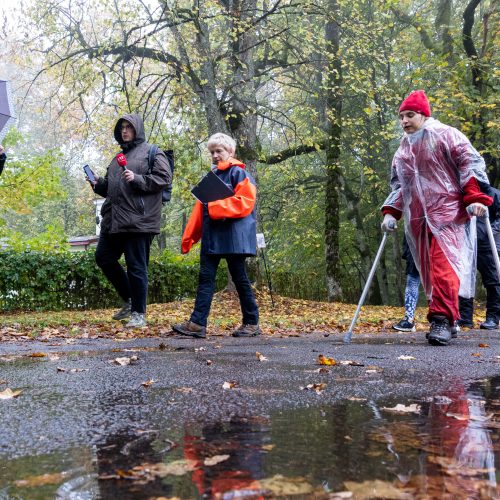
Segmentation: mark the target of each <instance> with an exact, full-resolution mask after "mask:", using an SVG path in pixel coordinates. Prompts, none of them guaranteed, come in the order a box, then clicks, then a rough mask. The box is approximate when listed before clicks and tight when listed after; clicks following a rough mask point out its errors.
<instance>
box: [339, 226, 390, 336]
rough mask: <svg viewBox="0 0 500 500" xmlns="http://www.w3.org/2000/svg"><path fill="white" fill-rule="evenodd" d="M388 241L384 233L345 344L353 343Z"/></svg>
mask: <svg viewBox="0 0 500 500" xmlns="http://www.w3.org/2000/svg"><path fill="white" fill-rule="evenodd" d="M386 241H387V233H386V232H384V236H383V237H382V241H381V243H380V246H379V247H378V251H377V255H375V260H374V261H373V265H372V268H371V269H370V274H368V278H367V279H366V284H365V288H364V289H363V293H362V294H361V298H360V299H359V303H358V307H357V308H356V312H355V313H354V317H353V318H352V321H351V326H350V327H349V330H347V332H346V334H345V335H344V344H349V343H350V342H351V337H352V329H353V328H354V325H355V324H356V321H357V319H358V316H359V311H360V310H361V307H362V306H363V304H364V302H365V299H366V295H367V294H368V290H369V289H370V285H371V283H372V280H373V276H374V274H375V271H376V270H377V266H378V262H379V260H380V257H381V255H382V252H383V251H384V247H385V243H386Z"/></svg>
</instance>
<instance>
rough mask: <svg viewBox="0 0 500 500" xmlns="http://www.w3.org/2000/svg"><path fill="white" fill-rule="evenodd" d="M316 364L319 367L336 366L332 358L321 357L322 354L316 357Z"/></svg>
mask: <svg viewBox="0 0 500 500" xmlns="http://www.w3.org/2000/svg"><path fill="white" fill-rule="evenodd" d="M318 364H320V365H327V366H333V365H336V364H337V362H336V361H335V360H334V359H333V358H328V357H326V356H323V354H320V355H319V356H318Z"/></svg>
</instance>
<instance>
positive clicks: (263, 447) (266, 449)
mask: <svg viewBox="0 0 500 500" xmlns="http://www.w3.org/2000/svg"><path fill="white" fill-rule="evenodd" d="M274 447H275V445H274V444H264V445H262V446H261V447H260V449H261V450H264V451H271V450H272V449H273V448H274Z"/></svg>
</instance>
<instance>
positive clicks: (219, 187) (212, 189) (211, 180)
mask: <svg viewBox="0 0 500 500" xmlns="http://www.w3.org/2000/svg"><path fill="white" fill-rule="evenodd" d="M191 194H192V195H193V196H194V197H195V198H196V199H197V200H199V201H201V203H209V202H211V201H217V200H223V199H224V198H229V197H230V196H233V195H234V191H233V190H232V189H231V188H230V187H229V186H228V185H227V184H226V183H225V182H224V181H223V180H221V179H220V178H219V176H218V175H217V174H215V173H214V172H213V171H212V170H210V172H208V174H207V175H205V177H203V179H201V181H200V182H198V184H196V186H195V187H194V188H193V189H191Z"/></svg>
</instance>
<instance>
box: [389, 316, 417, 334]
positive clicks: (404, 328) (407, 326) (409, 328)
mask: <svg viewBox="0 0 500 500" xmlns="http://www.w3.org/2000/svg"><path fill="white" fill-rule="evenodd" d="M392 327H393V328H394V330H398V331H400V332H415V331H416V330H417V329H416V328H415V322H414V321H413V322H412V321H408V318H407V317H406V316H405V319H402V320H401V321H399V322H398V323H396V324H394V325H392Z"/></svg>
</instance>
